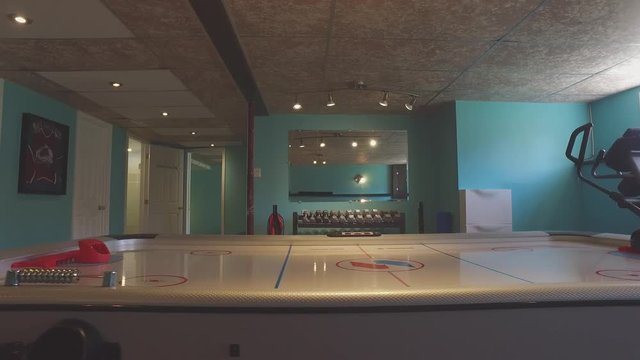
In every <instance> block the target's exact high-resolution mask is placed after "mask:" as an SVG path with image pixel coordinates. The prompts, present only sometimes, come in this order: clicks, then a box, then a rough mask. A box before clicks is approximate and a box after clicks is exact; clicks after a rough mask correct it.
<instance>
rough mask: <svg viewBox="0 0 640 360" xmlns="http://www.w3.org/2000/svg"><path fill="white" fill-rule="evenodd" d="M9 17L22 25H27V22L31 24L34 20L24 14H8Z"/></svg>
mask: <svg viewBox="0 0 640 360" xmlns="http://www.w3.org/2000/svg"><path fill="white" fill-rule="evenodd" d="M7 17H8V18H9V20H11V21H13V22H15V23H18V24H20V25H25V24H27V25H28V24H31V23H32V22H33V20H31V19H29V18H28V17H26V16H24V15H20V14H9V15H7Z"/></svg>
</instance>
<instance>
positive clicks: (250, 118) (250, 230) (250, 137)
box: [247, 101, 255, 235]
mask: <svg viewBox="0 0 640 360" xmlns="http://www.w3.org/2000/svg"><path fill="white" fill-rule="evenodd" d="M254 112H255V105H254V103H253V101H250V102H249V104H248V111H247V235H253V234H254V227H253V217H254V207H253V143H254V138H255V134H254V126H255V119H254Z"/></svg>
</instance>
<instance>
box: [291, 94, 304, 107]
mask: <svg viewBox="0 0 640 360" xmlns="http://www.w3.org/2000/svg"><path fill="white" fill-rule="evenodd" d="M300 109H302V104H300V102H299V101H298V95H296V102H295V103H294V104H293V110H300Z"/></svg>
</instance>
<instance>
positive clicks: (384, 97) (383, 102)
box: [378, 91, 389, 107]
mask: <svg viewBox="0 0 640 360" xmlns="http://www.w3.org/2000/svg"><path fill="white" fill-rule="evenodd" d="M378 104H380V106H385V107H386V106H389V92H388V91H385V92H384V95H382V99H381V100H380V102H378Z"/></svg>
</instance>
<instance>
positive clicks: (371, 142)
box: [369, 139, 378, 147]
mask: <svg viewBox="0 0 640 360" xmlns="http://www.w3.org/2000/svg"><path fill="white" fill-rule="evenodd" d="M369 145H370V146H371V147H375V146H376V145H378V141H377V140H376V139H371V140H369Z"/></svg>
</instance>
